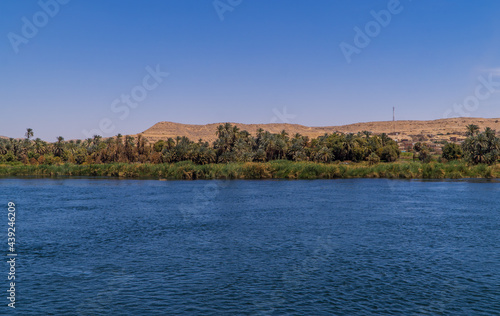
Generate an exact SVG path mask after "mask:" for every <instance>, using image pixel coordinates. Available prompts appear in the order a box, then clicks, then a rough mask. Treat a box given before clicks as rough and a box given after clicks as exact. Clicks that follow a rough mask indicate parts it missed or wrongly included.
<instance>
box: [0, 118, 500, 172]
mask: <svg viewBox="0 0 500 316" xmlns="http://www.w3.org/2000/svg"><path fill="white" fill-rule="evenodd" d="M467 135H468V138H467V139H466V140H465V141H464V142H463V144H462V145H458V144H452V143H449V144H445V146H444V147H443V153H442V155H441V156H440V157H436V155H433V154H432V153H431V152H430V150H429V148H428V147H427V146H426V145H425V144H423V143H416V144H415V145H414V147H413V151H412V152H411V153H408V152H404V153H400V151H399V149H398V147H397V144H396V142H395V141H393V140H392V139H390V138H389V137H388V136H387V135H385V134H382V135H380V136H379V135H372V134H371V133H369V132H363V133H358V134H347V135H346V134H336V133H334V134H326V135H324V136H320V137H318V138H315V139H311V140H310V139H309V138H308V137H305V136H301V135H299V134H297V135H294V136H293V137H289V136H288V135H287V133H286V132H284V131H283V132H281V133H279V134H271V133H269V132H265V131H262V130H260V131H258V133H257V135H256V136H255V137H253V136H251V135H250V134H249V133H248V132H246V131H240V130H239V129H238V128H237V127H235V126H232V125H231V124H225V125H221V126H219V128H218V129H217V139H216V140H215V141H214V142H213V143H212V144H209V143H207V142H202V141H198V142H193V141H191V140H189V139H188V138H186V137H177V138H176V139H172V138H169V139H167V140H160V141H158V142H156V143H151V144H150V143H148V142H147V140H146V139H144V137H142V136H141V135H138V137H137V138H133V137H130V136H126V137H123V136H121V135H118V136H116V137H113V138H108V139H106V140H103V139H102V138H101V137H100V136H95V137H94V138H92V139H87V140H84V141H69V142H66V141H64V139H63V138H62V137H58V139H57V141H56V142H54V143H47V142H44V141H41V140H40V139H35V140H33V139H32V138H33V131H32V130H31V129H28V130H27V132H26V138H25V139H23V140H15V139H2V140H0V176H115V177H133V178H137V177H147V178H157V179H272V178H279V179H317V178H320V179H332V178H361V177H362V178H430V179H439V178H452V179H458V178H497V177H500V165H498V164H496V162H497V161H498V158H499V153H500V139H499V138H498V137H496V133H495V131H493V130H491V129H489V128H487V129H485V131H484V132H479V128H478V127H477V126H475V125H469V126H468V127H467ZM398 158H399V159H398ZM352 162H355V163H352Z"/></svg>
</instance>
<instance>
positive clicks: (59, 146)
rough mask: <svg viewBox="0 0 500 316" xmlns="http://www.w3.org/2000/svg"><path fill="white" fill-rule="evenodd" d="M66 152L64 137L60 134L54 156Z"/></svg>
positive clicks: (55, 145)
mask: <svg viewBox="0 0 500 316" xmlns="http://www.w3.org/2000/svg"><path fill="white" fill-rule="evenodd" d="M63 153H64V137H62V136H58V137H57V142H56V143H55V144H54V156H57V157H61V156H62V155H63Z"/></svg>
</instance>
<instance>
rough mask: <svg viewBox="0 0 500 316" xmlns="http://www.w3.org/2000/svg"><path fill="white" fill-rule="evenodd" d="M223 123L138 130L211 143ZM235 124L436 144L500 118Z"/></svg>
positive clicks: (495, 124) (151, 136)
mask: <svg viewBox="0 0 500 316" xmlns="http://www.w3.org/2000/svg"><path fill="white" fill-rule="evenodd" d="M220 124H223V123H214V124H206V125H191V124H181V123H173V122H159V123H157V124H155V125H153V126H152V127H151V128H149V129H147V130H145V131H144V132H143V133H141V134H142V135H143V136H144V137H146V138H147V139H148V140H149V141H153V142H154V141H157V140H160V139H167V138H168V137H172V138H175V137H176V136H186V137H188V138H190V139H191V140H193V141H198V140H199V139H202V140H204V141H209V142H212V141H214V140H215V139H216V135H215V132H216V129H217V126H219V125H220ZM231 124H233V125H236V126H238V127H239V128H240V129H241V130H246V131H248V132H250V133H251V134H252V135H255V134H256V133H257V130H258V129H259V128H262V129H263V130H266V131H269V132H271V133H279V132H281V131H282V130H285V131H286V132H288V134H289V135H290V136H292V135H294V134H295V133H300V134H302V135H305V136H309V137H311V138H313V137H318V136H321V135H324V134H325V133H332V132H341V133H357V132H362V131H370V132H373V133H375V134H381V133H387V134H389V135H390V136H391V137H392V138H393V139H396V140H397V141H398V142H400V143H401V144H404V143H412V142H416V141H424V142H429V143H435V142H440V141H444V140H446V141H451V142H458V141H460V140H463V139H464V138H465V127H466V126H467V125H469V124H476V125H478V126H479V127H480V128H481V129H484V128H485V127H491V128H492V129H495V130H497V131H500V119H495V118H493V119H486V118H449V119H439V120H432V121H415V120H411V121H395V122H393V121H380V122H367V123H355V124H349V125H342V126H323V127H308V126H303V125H298V124H284V123H283V124H281V123H272V124H241V123H231Z"/></svg>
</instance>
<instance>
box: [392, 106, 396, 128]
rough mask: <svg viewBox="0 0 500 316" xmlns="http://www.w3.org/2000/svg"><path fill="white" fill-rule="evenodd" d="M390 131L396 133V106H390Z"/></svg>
mask: <svg viewBox="0 0 500 316" xmlns="http://www.w3.org/2000/svg"><path fill="white" fill-rule="evenodd" d="M392 132H393V133H396V107H394V106H393V107H392Z"/></svg>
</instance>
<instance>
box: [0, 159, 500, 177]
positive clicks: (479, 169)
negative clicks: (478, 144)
mask: <svg viewBox="0 0 500 316" xmlns="http://www.w3.org/2000/svg"><path fill="white" fill-rule="evenodd" d="M0 176H4V177H16V176H35V177H58V176H87V177H92V176H100V177H119V178H153V179H169V180H170V179H172V180H196V179H347V178H389V179H461V178H500V165H498V164H496V165H493V166H488V165H483V164H481V165H467V164H466V163H464V162H460V161H455V162H448V163H437V162H432V163H428V164H425V163H420V162H394V163H378V164H375V165H368V164H367V163H364V162H363V163H349V164H346V163H331V164H323V163H314V162H292V161H283V160H278V161H271V162H265V163H257V162H246V163H228V164H207V165H196V164H193V163H191V162H188V161H186V162H179V163H174V164H126V163H113V164H92V165H76V164H61V165H22V164H14V165H7V164H2V165H0Z"/></svg>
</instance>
